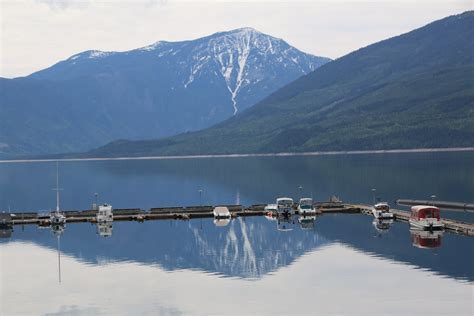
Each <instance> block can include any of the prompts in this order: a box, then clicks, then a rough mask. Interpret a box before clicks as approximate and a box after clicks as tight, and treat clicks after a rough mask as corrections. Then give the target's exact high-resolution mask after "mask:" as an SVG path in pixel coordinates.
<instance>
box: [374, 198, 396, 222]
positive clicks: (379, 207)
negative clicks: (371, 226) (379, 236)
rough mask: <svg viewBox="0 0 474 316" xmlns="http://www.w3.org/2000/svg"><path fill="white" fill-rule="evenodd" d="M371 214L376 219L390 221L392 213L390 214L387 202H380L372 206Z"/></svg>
mask: <svg viewBox="0 0 474 316" xmlns="http://www.w3.org/2000/svg"><path fill="white" fill-rule="evenodd" d="M372 214H373V215H374V217H375V218H377V219H391V218H393V213H392V212H390V206H389V205H388V203H387V202H380V203H377V204H375V205H374V207H373V208H372Z"/></svg>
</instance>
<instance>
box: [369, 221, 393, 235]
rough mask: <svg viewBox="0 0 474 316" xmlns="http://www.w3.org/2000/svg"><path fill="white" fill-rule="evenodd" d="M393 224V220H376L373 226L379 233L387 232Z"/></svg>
mask: <svg viewBox="0 0 474 316" xmlns="http://www.w3.org/2000/svg"><path fill="white" fill-rule="evenodd" d="M392 224H393V219H378V218H374V220H373V221H372V225H373V226H374V227H375V229H376V230H377V231H378V232H379V233H384V232H387V231H388V230H389V229H390V227H391V226H392Z"/></svg>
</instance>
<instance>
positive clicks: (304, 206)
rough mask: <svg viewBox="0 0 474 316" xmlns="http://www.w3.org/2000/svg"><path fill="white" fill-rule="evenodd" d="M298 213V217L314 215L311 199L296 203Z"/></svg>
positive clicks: (303, 199)
mask: <svg viewBox="0 0 474 316" xmlns="http://www.w3.org/2000/svg"><path fill="white" fill-rule="evenodd" d="M298 213H299V214H300V215H305V214H314V213H316V210H315V209H314V206H313V199H311V198H302V199H300V202H299V203H298Z"/></svg>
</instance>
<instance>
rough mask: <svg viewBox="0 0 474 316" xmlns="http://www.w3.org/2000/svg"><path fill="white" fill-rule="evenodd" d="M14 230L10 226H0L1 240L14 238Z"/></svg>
mask: <svg viewBox="0 0 474 316" xmlns="http://www.w3.org/2000/svg"><path fill="white" fill-rule="evenodd" d="M12 232H13V228H11V227H9V226H0V238H10V237H11V236H12Z"/></svg>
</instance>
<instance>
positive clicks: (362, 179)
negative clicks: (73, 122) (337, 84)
mask: <svg viewBox="0 0 474 316" xmlns="http://www.w3.org/2000/svg"><path fill="white" fill-rule="evenodd" d="M59 173H60V187H62V188H63V189H64V191H62V192H61V208H62V209H67V210H73V209H89V208H90V207H91V204H92V203H93V202H94V199H95V197H94V193H96V192H97V193H98V194H99V195H98V200H99V202H101V203H105V202H106V203H110V204H112V205H113V206H114V207H116V208H128V207H133V208H135V207H140V208H142V209H149V208H151V207H162V206H177V205H179V206H181V205H183V206H184V205H199V204H211V205H216V204H242V205H251V204H255V203H270V202H272V201H274V200H275V198H276V197H278V196H290V197H293V198H294V199H298V198H299V197H301V196H312V197H313V198H314V199H315V200H318V201H324V200H327V199H328V198H329V196H331V195H337V196H339V197H340V198H341V199H342V200H344V201H346V202H351V203H352V202H353V203H372V201H373V199H374V197H375V198H376V199H377V198H380V199H381V200H384V201H388V202H389V203H390V204H392V206H394V207H395V206H396V205H395V203H394V201H395V200H396V199H398V198H412V199H430V197H431V196H432V195H436V198H437V199H439V200H447V201H459V202H473V196H474V194H473V193H474V153H469V152H460V153H416V154H415V153H410V154H389V155H383V154H382V155H346V156H344V155H341V156H315V157H253V158H251V157H248V158H213V159H176V160H129V161H87V162H86V161H83V162H61V163H60V164H59ZM55 177H56V166H55V163H39V162H36V163H18V164H17V163H4V164H0V209H1V210H8V209H9V208H10V209H11V211H12V212H15V211H17V212H19V211H38V210H43V211H49V210H50V209H54V208H55V203H56V201H55V192H54V191H52V190H51V188H53V187H55V181H56V180H55ZM372 189H376V191H375V194H373V191H372ZM200 191H201V192H200ZM397 208H403V207H401V206H397ZM442 216H443V217H449V218H454V219H458V220H464V221H470V222H472V221H474V219H473V217H474V215H473V214H472V213H466V212H452V211H446V210H442ZM283 224H284V225H285V228H286V229H285V231H282V230H281V225H282V223H278V222H277V221H274V220H270V219H267V218H266V217H245V218H236V219H233V220H232V221H230V222H229V223H228V224H227V225H226V226H223V227H218V226H216V225H215V223H214V221H213V219H192V220H189V221H182V220H160V221H146V222H144V223H137V222H115V223H113V224H112V225H111V226H110V227H108V226H107V227H97V226H96V225H93V224H90V223H81V224H72V223H70V224H66V227H65V230H64V232H62V233H61V234H59V233H57V234H54V233H53V232H52V231H51V229H50V228H37V227H36V226H29V225H25V226H24V227H22V226H15V227H14V231H13V232H12V235H11V236H10V237H8V238H1V239H0V256H1V260H0V272H1V278H0V279H1V287H0V298H1V302H2V304H1V307H0V314H1V315H17V314H20V315H25V314H26V315H29V314H31V315H61V314H67V315H69V314H74V315H92V314H99V315H142V314H145V315H148V314H152V315H156V314H159V315H210V314H215V315H314V314H338V315H339V314H345V315H381V314H390V315H414V314H416V315H428V314H430V315H433V314H435V315H436V314H449V315H472V313H473V297H472V293H473V291H474V288H473V284H474V283H473V282H474V268H473V267H474V243H473V239H472V237H464V236H460V235H455V234H452V233H449V232H444V233H435V234H433V235H421V234H420V233H419V232H416V231H410V229H409V226H408V224H406V223H400V222H395V223H393V224H392V225H391V226H390V227H389V229H385V230H383V229H376V227H374V225H373V223H372V218H371V217H369V216H366V215H362V214H332V215H322V216H318V217H317V218H316V219H315V220H314V221H310V222H302V221H301V218H298V217H293V218H291V219H289V220H288V221H287V222H285V223H283ZM279 228H280V229H279ZM104 235H110V236H109V237H104Z"/></svg>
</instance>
